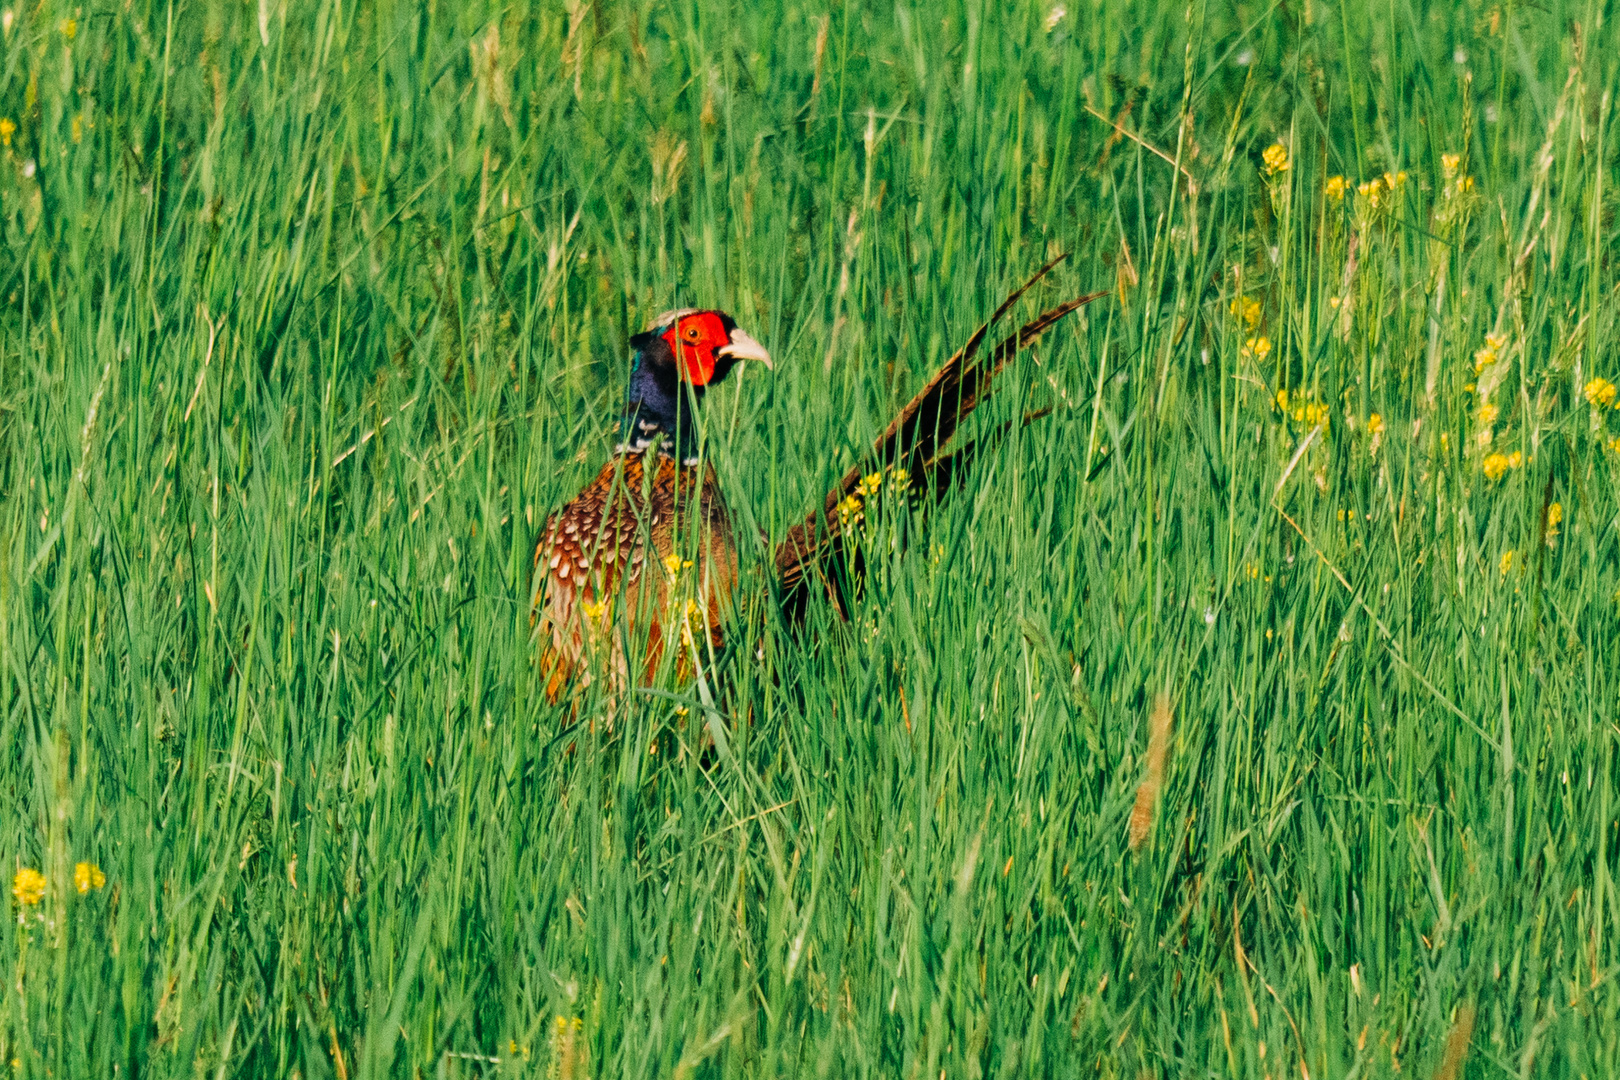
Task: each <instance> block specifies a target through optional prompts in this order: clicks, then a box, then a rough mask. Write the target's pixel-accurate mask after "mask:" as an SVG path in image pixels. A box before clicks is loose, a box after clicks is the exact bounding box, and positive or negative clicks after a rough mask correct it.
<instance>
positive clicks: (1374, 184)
mask: <svg viewBox="0 0 1620 1080" xmlns="http://www.w3.org/2000/svg"><path fill="white" fill-rule="evenodd" d="M1356 197H1357V198H1359V199H1364V200H1366V203H1367V205H1368V206H1370V207H1372V208H1373V209H1374V210H1376V209H1378V208H1379V207H1380V206H1382V205H1383V204H1384V182H1383V181H1382V180H1380V179H1376V178H1375V179H1372V180H1367V181H1365V182H1363V183H1360V184H1357V185H1356Z"/></svg>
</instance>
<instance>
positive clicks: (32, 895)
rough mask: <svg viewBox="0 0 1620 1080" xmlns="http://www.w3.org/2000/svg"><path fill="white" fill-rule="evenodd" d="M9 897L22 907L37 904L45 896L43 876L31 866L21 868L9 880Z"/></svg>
mask: <svg viewBox="0 0 1620 1080" xmlns="http://www.w3.org/2000/svg"><path fill="white" fill-rule="evenodd" d="M11 895H12V896H15V897H16V898H17V903H19V904H22V905H23V906H24V907H26V906H28V905H30V904H37V903H39V902H40V900H41V899H42V898H43V897H44V896H45V875H44V874H42V873H40V872H39V871H38V870H35V869H34V868H33V867H31V866H25V867H23V868H22V869H21V870H19V871H17V876H16V877H14V878H12V879H11Z"/></svg>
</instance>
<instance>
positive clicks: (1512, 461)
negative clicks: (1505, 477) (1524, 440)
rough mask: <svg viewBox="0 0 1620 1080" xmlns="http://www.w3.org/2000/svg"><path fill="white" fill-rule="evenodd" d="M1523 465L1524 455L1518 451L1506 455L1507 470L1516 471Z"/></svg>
mask: <svg viewBox="0 0 1620 1080" xmlns="http://www.w3.org/2000/svg"><path fill="white" fill-rule="evenodd" d="M1523 464H1524V454H1523V453H1521V452H1520V451H1518V450H1515V451H1513V453H1511V454H1509V455H1508V468H1510V469H1517V468H1519V467H1520V466H1522V465H1523Z"/></svg>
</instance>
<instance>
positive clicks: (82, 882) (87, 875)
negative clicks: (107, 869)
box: [73, 862, 107, 896]
mask: <svg viewBox="0 0 1620 1080" xmlns="http://www.w3.org/2000/svg"><path fill="white" fill-rule="evenodd" d="M105 884H107V875H106V874H103V873H102V872H101V867H99V866H97V865H96V864H95V863H93V862H82V863H78V864H76V865H75V866H74V867H73V887H74V888H75V889H78V890H79V894H80V895H81V896H82V895H83V894H85V893H87V892H89V891H90V890H91V889H99V888H101V887H102V886H103V885H105Z"/></svg>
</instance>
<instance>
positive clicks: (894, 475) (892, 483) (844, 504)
mask: <svg viewBox="0 0 1620 1080" xmlns="http://www.w3.org/2000/svg"><path fill="white" fill-rule="evenodd" d="M910 487H911V476H910V475H909V474H908V473H907V472H906V471H905V470H904V469H902V468H900V467H899V466H898V465H896V466H894V467H892V468H890V469H889V490H890V491H892V492H894V494H896V495H903V494H905V492H906V490H907V489H908V488H910ZM882 490H883V473H881V472H871V473H867V474H866V475H865V476H863V477H861V479H860V482H859V483H857V484H856V485H855V490H854V491H852V492H850V493H849V494H848V495H845V496H844V497H843V498H842V499H841V500H839V503H838V507H837V509H838V523H839V524H840V525H843V526H846V527H847V526H849V525H850V524H852V523H858V522H861V521H864V520H865V519H866V510H865V507H866V500H868V499H870V498H871V497H872V496H874V495H876V494H877V493H878V492H880V491H882Z"/></svg>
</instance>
